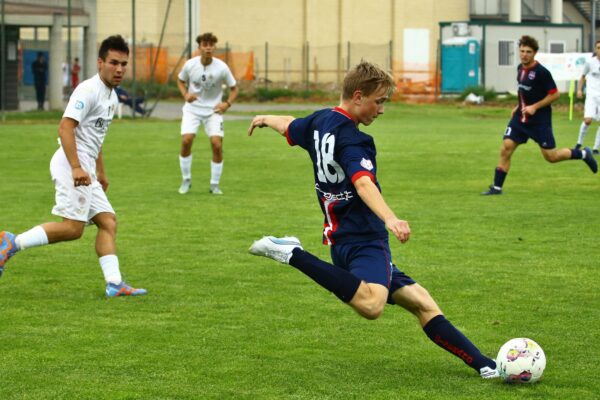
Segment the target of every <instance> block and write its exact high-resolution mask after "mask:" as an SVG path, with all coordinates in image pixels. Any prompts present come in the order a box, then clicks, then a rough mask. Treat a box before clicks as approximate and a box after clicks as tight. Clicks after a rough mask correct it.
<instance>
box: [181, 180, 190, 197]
mask: <svg viewBox="0 0 600 400" xmlns="http://www.w3.org/2000/svg"><path fill="white" fill-rule="evenodd" d="M191 187H192V180H191V179H184V180H183V182H181V186H179V193H180V194H186V193H187V192H189V191H190V188H191Z"/></svg>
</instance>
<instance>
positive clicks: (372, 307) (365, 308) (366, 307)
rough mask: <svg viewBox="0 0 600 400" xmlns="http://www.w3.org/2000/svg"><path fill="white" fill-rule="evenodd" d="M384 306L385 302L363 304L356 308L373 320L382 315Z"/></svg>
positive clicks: (363, 315) (365, 316)
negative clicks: (380, 303) (381, 303)
mask: <svg viewBox="0 0 600 400" xmlns="http://www.w3.org/2000/svg"><path fill="white" fill-rule="evenodd" d="M384 307H385V304H383V305H377V304H363V305H361V306H360V307H355V309H356V311H357V312H358V313H359V314H360V315H361V316H362V317H364V318H366V319H368V320H371V321H373V320H376V319H377V318H379V317H380V316H381V314H383V308H384Z"/></svg>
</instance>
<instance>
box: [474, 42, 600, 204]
mask: <svg viewBox="0 0 600 400" xmlns="http://www.w3.org/2000/svg"><path fill="white" fill-rule="evenodd" d="M538 49H539V46H538V42H537V40H535V39H534V38H532V37H531V36H522V37H521V39H520V40H519V57H520V58H521V64H520V65H519V67H518V69H517V83H518V89H519V90H518V91H519V104H517V105H516V106H515V108H513V110H512V118H511V120H510V122H509V123H508V127H506V131H505V132H504V140H503V142H502V148H501V149H500V161H499V162H498V166H497V167H496V171H495V172H494V183H493V184H492V185H490V187H489V189H488V190H487V191H485V192H483V193H481V194H482V195H486V196H487V195H499V194H502V186H503V185H504V180H505V179H506V175H507V174H508V171H509V169H510V159H511V157H512V155H513V153H514V152H515V150H516V149H517V147H518V146H519V145H521V144H523V143H527V141H528V140H529V139H530V138H531V139H533V140H534V141H535V142H536V143H537V144H538V145H539V146H540V150H541V151H542V155H543V156H544V159H545V160H546V161H548V162H551V163H556V162H560V161H565V160H581V159H583V161H585V163H586V164H587V165H588V167H590V169H591V170H592V172H593V173H596V172H597V171H598V164H597V163H596V160H595V159H594V157H593V155H592V150H591V149H590V148H589V147H586V148H585V149H583V150H580V149H573V150H571V149H567V148H562V149H557V148H556V142H555V140H554V134H553V133H552V106H551V104H552V103H553V102H554V101H556V100H557V99H558V98H559V96H560V95H559V93H558V89H557V88H556V84H555V83H554V79H553V78H552V75H551V74H550V71H548V70H547V69H546V68H544V67H543V66H542V65H541V64H540V63H538V62H537V61H535V55H536V53H537V51H538Z"/></svg>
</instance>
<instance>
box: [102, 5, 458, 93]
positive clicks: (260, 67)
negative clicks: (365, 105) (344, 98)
mask: <svg viewBox="0 0 600 400" xmlns="http://www.w3.org/2000/svg"><path fill="white" fill-rule="evenodd" d="M193 1H194V2H196V4H198V5H199V7H198V9H199V15H198V16H195V17H196V18H197V19H198V27H199V28H198V29H199V31H200V32H206V31H211V32H213V33H215V34H216V35H217V36H218V37H219V44H218V45H219V46H220V47H221V48H224V47H225V44H226V43H227V44H228V46H229V48H230V49H231V51H232V52H233V53H234V56H238V57H239V58H240V60H242V61H243V60H250V57H253V62H252V64H253V65H252V66H251V67H252V68H253V69H254V70H255V71H256V77H257V78H259V79H262V78H268V79H269V80H272V81H283V82H286V83H293V82H302V81H303V80H305V79H306V78H308V79H309V80H310V81H311V82H314V81H317V82H318V83H327V82H337V81H338V80H339V79H340V77H341V76H342V75H343V72H344V71H345V69H346V68H347V66H348V65H353V64H355V63H356V62H358V61H359V60H360V59H361V58H365V59H368V60H370V61H373V62H376V63H378V64H380V65H382V66H384V67H386V68H388V69H390V70H391V69H393V70H394V73H395V75H396V76H397V77H400V78H401V77H402V76H403V74H404V71H405V70H407V65H406V63H405V58H407V57H408V58H410V59H412V60H413V61H414V60H415V59H416V60H424V61H425V62H424V63H422V64H423V65H421V67H420V68H422V69H423V70H428V71H430V72H431V73H433V71H434V69H435V67H436V64H437V41H438V38H439V26H438V22H440V21H455V20H458V21H466V20H468V18H469V0H444V1H440V0H284V1H282V0H193ZM135 3H136V6H137V8H136V39H137V43H138V46H142V47H143V46H144V45H146V46H148V45H150V44H152V45H154V46H156V45H157V44H158V40H159V37H160V30H161V27H162V23H163V18H164V16H165V11H166V6H167V3H168V1H167V0H137V1H136V2H135ZM186 8H187V0H175V1H173V2H172V6H171V9H170V12H169V16H168V20H167V26H166V36H165V38H164V42H163V45H164V46H165V47H166V48H167V49H168V60H169V68H170V69H173V67H174V65H175V63H176V61H177V59H178V58H179V56H180V54H181V52H182V50H183V49H184V46H185V43H186V41H187V36H186V32H187V25H188V20H187V14H186ZM115 10H118V12H116V11H115ZM200 32H194V34H196V33H200ZM98 33H99V40H101V38H102V37H104V36H107V35H109V34H114V33H121V34H122V35H124V36H126V37H128V38H130V37H131V3H126V5H125V7H124V3H123V2H122V1H120V0H103V1H98ZM407 35H408V36H407ZM407 38H408V39H410V40H412V38H416V39H417V40H416V41H409V42H407V43H408V45H405V40H406V39H407ZM267 42H268V44H269V46H268V58H267V57H266V51H267V50H266V48H265V43H267ZM306 42H308V43H309V47H308V53H306V49H305V48H303V44H304V43H306ZM348 43H350V45H348ZM390 43H391V44H392V45H391V46H390ZM194 45H195V44H194ZM240 60H238V62H239V61H240ZM140 64H141V63H140ZM267 64H268V67H269V72H268V75H267V73H266V72H265V69H266V66H267ZM417 64H418V63H417ZM236 65H237V63H236ZM414 65H415V63H414V62H413V63H412V64H411V66H412V67H414ZM240 69H243V68H236V70H237V71H236V74H237V75H238V76H240V75H241V72H242V71H240ZM413 75H414V74H413ZM426 75H427V74H422V77H425V76H426ZM415 77H416V76H415Z"/></svg>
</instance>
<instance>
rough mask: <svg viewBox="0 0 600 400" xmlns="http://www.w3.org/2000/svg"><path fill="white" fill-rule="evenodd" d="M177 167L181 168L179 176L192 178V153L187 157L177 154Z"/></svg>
mask: <svg viewBox="0 0 600 400" xmlns="http://www.w3.org/2000/svg"><path fill="white" fill-rule="evenodd" d="M179 167H180V168H181V176H182V177H183V179H192V155H191V154H190V155H189V156H187V157H181V156H179Z"/></svg>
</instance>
